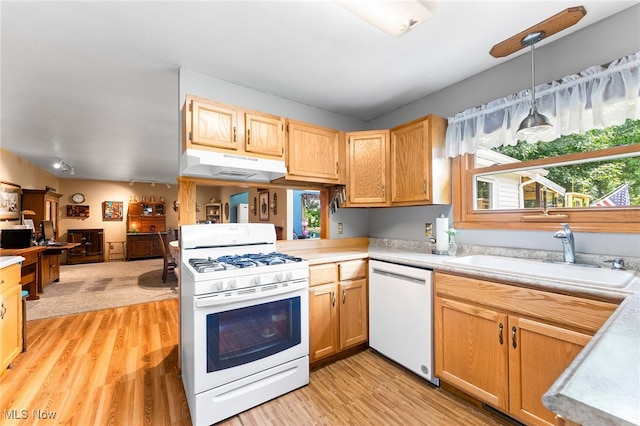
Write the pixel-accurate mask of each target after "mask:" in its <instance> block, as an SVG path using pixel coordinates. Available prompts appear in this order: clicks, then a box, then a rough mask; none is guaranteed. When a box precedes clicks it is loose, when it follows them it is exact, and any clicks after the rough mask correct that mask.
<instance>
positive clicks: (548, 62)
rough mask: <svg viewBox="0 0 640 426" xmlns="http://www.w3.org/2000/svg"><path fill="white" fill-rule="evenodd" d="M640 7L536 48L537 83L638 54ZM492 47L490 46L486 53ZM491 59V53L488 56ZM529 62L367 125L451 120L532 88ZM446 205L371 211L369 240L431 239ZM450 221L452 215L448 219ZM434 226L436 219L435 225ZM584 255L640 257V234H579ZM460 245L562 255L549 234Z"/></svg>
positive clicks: (510, 234) (472, 233) (478, 235)
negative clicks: (427, 230) (429, 227)
mask: <svg viewBox="0 0 640 426" xmlns="http://www.w3.org/2000/svg"><path fill="white" fill-rule="evenodd" d="M639 25H640V5H636V6H633V7H632V8H629V9H627V10H625V11H623V12H621V13H618V14H617V15H614V16H612V17H610V18H608V19H606V20H604V21H601V22H598V23H596V24H593V25H591V26H589V27H587V28H585V29H583V30H580V31H577V32H575V33H573V34H571V35H568V36H566V37H563V38H561V39H559V40H557V41H554V42H553V43H550V44H548V45H546V46H542V47H540V48H539V49H536V80H537V83H538V84H540V83H542V82H547V81H551V80H554V79H558V78H561V77H564V76H565V75H569V74H573V73H576V72H580V71H582V70H584V69H586V68H588V67H589V66H592V65H599V64H606V63H608V62H610V61H612V60H614V59H617V58H620V57H623V56H627V55H630V54H632V53H635V52H637V51H640V35H639V33H638V27H639ZM489 48H490V46H487V52H488V50H489ZM487 54H488V53H487ZM530 67H531V57H530V56H529V55H521V56H519V57H517V58H514V59H512V60H510V61H508V62H505V63H502V64H500V65H498V66H496V67H494V68H492V69H490V70H487V71H486V72H483V73H481V74H478V75H476V76H474V77H471V78H469V79H467V80H464V81H462V82H460V83H458V84H455V85H453V86H451V87H448V88H446V89H444V90H441V91H440V92H437V93H434V94H432V95H430V96H427V97H425V98H423V99H420V100H418V101H416V102H414V103H413V104H410V105H407V106H405V107H403V108H400V109H398V110H396V111H393V112H391V113H389V114H387V115H385V116H382V117H380V118H378V119H376V120H375V121H373V122H370V123H369V126H370V127H371V128H387V127H393V126H396V125H398V124H401V123H404V122H407V121H410V120H412V119H414V118H418V117H422V116H424V115H427V114H437V115H440V116H443V117H451V116H453V115H454V114H455V113H457V112H460V111H464V110H465V109H468V108H472V107H474V106H478V105H481V104H484V103H486V102H488V101H491V100H494V99H498V98H500V97H503V96H506V95H509V94H514V93H517V92H519V91H520V90H523V89H525V88H527V87H529V85H530V84H531V75H530ZM442 209H443V208H442V206H427V207H411V208H390V209H371V211H370V213H369V236H371V237H377V238H397V239H404V240H425V241H426V240H427V237H425V236H424V223H425V222H426V221H430V220H431V219H432V218H435V217H437V215H438V214H439V213H440V212H442V211H443V210H442ZM447 216H448V217H451V215H450V214H448V215H447ZM434 222H435V220H434ZM575 237H576V251H578V252H581V253H592V254H608V255H619V256H634V257H639V256H640V236H638V234H601V233H578V234H576V236H575ZM456 241H457V242H458V243H460V244H474V245H488V246H501V247H513V248H529V249H538V250H553V251H561V250H562V248H561V245H560V244H559V242H558V241H557V240H556V239H554V238H553V236H552V235H551V233H549V232H540V231H506V230H505V231H493V230H492V231H485V230H466V229H465V230H462V232H461V233H460V235H458V236H457V237H456Z"/></svg>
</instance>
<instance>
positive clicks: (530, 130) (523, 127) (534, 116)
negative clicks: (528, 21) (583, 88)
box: [516, 31, 553, 135]
mask: <svg viewBox="0 0 640 426" xmlns="http://www.w3.org/2000/svg"><path fill="white" fill-rule="evenodd" d="M544 35H545V33H544V31H538V32H534V33H530V34H528V35H526V36H525V37H524V38H523V39H522V45H523V46H525V47H528V46H531V109H530V110H529V115H527V116H526V117H525V118H524V120H522V123H520V126H519V127H518V131H517V132H516V133H517V134H519V135H531V134H534V133H538V132H544V131H545V130H547V129H550V128H551V127H553V126H552V125H551V123H550V122H549V119H548V118H547V117H546V116H545V115H544V114H540V113H539V112H538V108H537V107H536V62H535V51H536V43H538V42H539V41H540V40H542V39H543V38H544Z"/></svg>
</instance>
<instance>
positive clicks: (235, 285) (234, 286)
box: [229, 279, 237, 288]
mask: <svg viewBox="0 0 640 426" xmlns="http://www.w3.org/2000/svg"><path fill="white" fill-rule="evenodd" d="M236 287H237V284H236V280H235V279H231V280H229V288H236Z"/></svg>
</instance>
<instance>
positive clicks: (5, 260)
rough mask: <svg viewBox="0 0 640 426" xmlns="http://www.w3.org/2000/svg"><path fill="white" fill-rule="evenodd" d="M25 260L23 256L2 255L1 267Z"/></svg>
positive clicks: (0, 258)
mask: <svg viewBox="0 0 640 426" xmlns="http://www.w3.org/2000/svg"><path fill="white" fill-rule="evenodd" d="M23 260H24V257H22V256H0V269H2V268H6V267H7V266H11V265H13V264H15V263H20V262H22V261H23Z"/></svg>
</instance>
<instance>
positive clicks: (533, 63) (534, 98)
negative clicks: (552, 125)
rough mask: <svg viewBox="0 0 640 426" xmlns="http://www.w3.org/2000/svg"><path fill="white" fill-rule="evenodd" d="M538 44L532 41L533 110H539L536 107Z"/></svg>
mask: <svg viewBox="0 0 640 426" xmlns="http://www.w3.org/2000/svg"><path fill="white" fill-rule="evenodd" d="M535 55H536V44H535V43H531V111H532V112H534V113H535V112H538V108H536V60H535Z"/></svg>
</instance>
